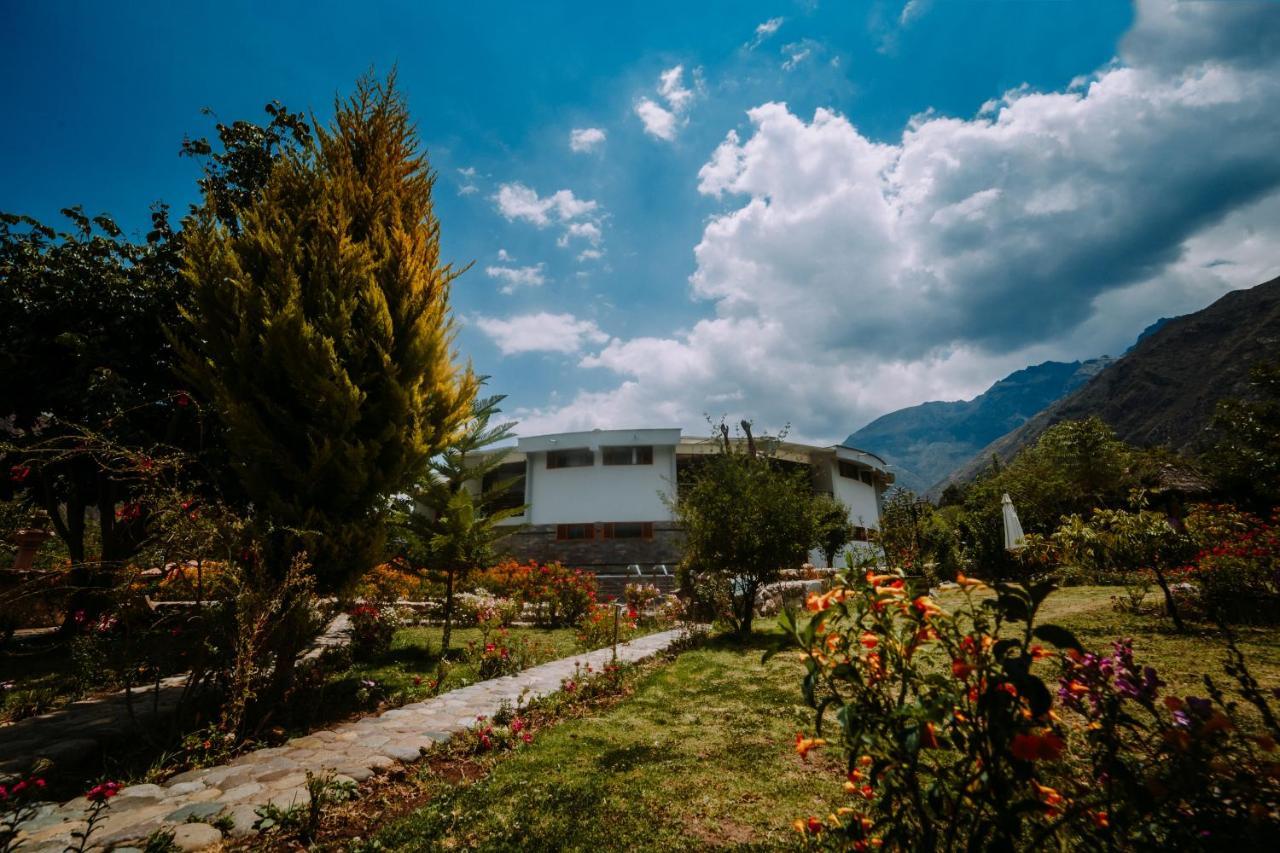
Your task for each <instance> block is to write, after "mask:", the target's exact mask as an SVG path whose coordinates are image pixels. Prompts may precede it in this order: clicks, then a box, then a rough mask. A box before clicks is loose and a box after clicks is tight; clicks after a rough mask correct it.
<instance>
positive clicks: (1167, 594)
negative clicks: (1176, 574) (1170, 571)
mask: <svg viewBox="0 0 1280 853" xmlns="http://www.w3.org/2000/svg"><path fill="white" fill-rule="evenodd" d="M1153 569H1154V571H1155V573H1156V583H1158V584H1159V585H1160V591H1161V592H1163V593H1164V609H1165V610H1166V611H1167V612H1168V614H1169V618H1170V619H1172V620H1173V627H1175V628H1177V629H1178V630H1179V631H1186V630H1187V626H1186V625H1184V624H1183V623H1182V614H1180V613H1179V612H1178V602H1177V601H1176V600H1174V597H1173V591H1172V590H1171V589H1169V581H1168V580H1167V579H1166V578H1165V576H1164V570H1163V569H1162V568H1160V567H1159V566H1154V567H1153Z"/></svg>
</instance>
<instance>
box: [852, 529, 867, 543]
mask: <svg viewBox="0 0 1280 853" xmlns="http://www.w3.org/2000/svg"><path fill="white" fill-rule="evenodd" d="M853 541H854V542H870V541H871V537H870V536H869V535H868V532H867V528H865V527H855V528H853Z"/></svg>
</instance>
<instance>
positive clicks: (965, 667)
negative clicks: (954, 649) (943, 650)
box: [951, 658, 973, 681]
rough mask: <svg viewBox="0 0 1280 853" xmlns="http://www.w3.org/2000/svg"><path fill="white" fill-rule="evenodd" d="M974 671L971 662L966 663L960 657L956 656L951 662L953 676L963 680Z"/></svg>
mask: <svg viewBox="0 0 1280 853" xmlns="http://www.w3.org/2000/svg"><path fill="white" fill-rule="evenodd" d="M972 672H973V667H971V666H970V665H969V664H967V663H965V662H964V661H962V660H960V659H959V658H956V659H955V660H953V661H952V662H951V674H952V676H954V677H955V678H958V679H960V680H961V681H964V680H965V679H967V678H968V677H969V675H970V673H972Z"/></svg>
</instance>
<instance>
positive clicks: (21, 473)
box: [9, 465, 31, 483]
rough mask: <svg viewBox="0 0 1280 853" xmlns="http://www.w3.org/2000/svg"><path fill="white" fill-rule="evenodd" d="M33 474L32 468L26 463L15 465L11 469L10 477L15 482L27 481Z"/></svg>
mask: <svg viewBox="0 0 1280 853" xmlns="http://www.w3.org/2000/svg"><path fill="white" fill-rule="evenodd" d="M30 476H31V468H30V467H28V466H26V465H14V466H13V467H12V468H10V469H9V479H10V480H12V481H13V482H15V483H22V482H25V481H26V479H27V478H28V477H30Z"/></svg>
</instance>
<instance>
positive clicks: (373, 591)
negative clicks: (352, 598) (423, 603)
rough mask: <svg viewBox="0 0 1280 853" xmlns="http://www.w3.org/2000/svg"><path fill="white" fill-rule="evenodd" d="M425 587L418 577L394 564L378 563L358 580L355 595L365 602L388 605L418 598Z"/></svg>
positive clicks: (421, 579)
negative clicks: (401, 600)
mask: <svg viewBox="0 0 1280 853" xmlns="http://www.w3.org/2000/svg"><path fill="white" fill-rule="evenodd" d="M426 587H427V584H426V583H425V582H424V580H423V578H422V577H421V576H420V575H418V574H416V573H414V572H411V571H408V570H406V569H405V568H403V567H402V566H398V565H396V564H395V563H379V564H378V565H376V566H374V567H373V568H372V569H370V570H369V571H367V572H365V574H364V576H363V577H362V578H360V581H359V583H357V584H356V588H355V593H356V595H357V596H358V597H360V598H363V599H364V600H365V601H375V602H381V603H389V602H394V601H399V600H400V599H413V598H419V597H421V596H422V594H423V593H424V591H425V589H426Z"/></svg>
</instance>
